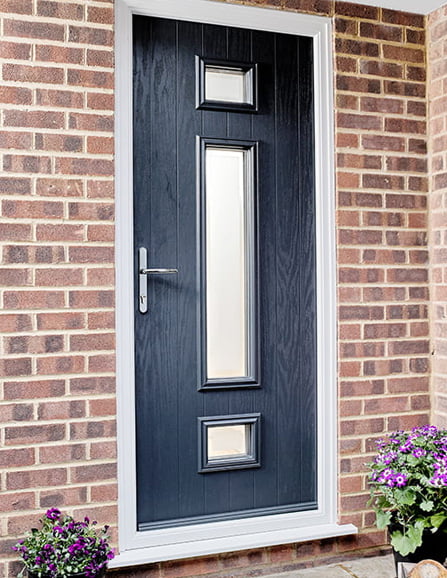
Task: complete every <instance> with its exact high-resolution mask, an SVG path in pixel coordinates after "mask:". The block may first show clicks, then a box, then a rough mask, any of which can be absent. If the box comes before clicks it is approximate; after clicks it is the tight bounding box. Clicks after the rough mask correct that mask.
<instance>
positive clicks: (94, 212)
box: [68, 202, 114, 221]
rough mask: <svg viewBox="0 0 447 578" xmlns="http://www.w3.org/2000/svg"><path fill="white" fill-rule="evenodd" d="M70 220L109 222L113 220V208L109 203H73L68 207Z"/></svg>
mask: <svg viewBox="0 0 447 578" xmlns="http://www.w3.org/2000/svg"><path fill="white" fill-rule="evenodd" d="M68 214H69V217H70V219H71V220H80V221H111V220H113V218H114V206H113V205H112V204H111V203H95V202H90V203H82V202H73V203H69V205H68Z"/></svg>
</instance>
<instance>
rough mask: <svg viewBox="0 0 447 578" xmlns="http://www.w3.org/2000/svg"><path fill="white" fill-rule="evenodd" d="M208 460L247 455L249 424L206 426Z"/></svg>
mask: <svg viewBox="0 0 447 578" xmlns="http://www.w3.org/2000/svg"><path fill="white" fill-rule="evenodd" d="M207 435H208V440H207V447H208V455H207V458H208V460H209V461H212V460H216V459H222V458H234V457H243V456H248V453H249V447H250V443H249V442H250V439H249V436H250V426H249V425H247V424H239V425H223V426H210V427H208V428H207Z"/></svg>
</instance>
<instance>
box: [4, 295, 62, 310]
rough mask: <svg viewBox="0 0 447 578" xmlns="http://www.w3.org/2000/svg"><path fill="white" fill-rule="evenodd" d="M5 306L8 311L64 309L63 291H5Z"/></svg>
mask: <svg viewBox="0 0 447 578" xmlns="http://www.w3.org/2000/svg"><path fill="white" fill-rule="evenodd" d="M4 304H5V307H7V308H8V309H42V308H50V309H53V308H57V307H63V306H64V304H65V299H64V294H63V292H62V291H5V293H4Z"/></svg>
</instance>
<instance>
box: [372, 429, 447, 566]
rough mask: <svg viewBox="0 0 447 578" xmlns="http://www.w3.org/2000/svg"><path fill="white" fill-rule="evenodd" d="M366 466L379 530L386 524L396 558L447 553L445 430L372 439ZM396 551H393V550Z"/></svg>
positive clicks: (413, 559)
mask: <svg viewBox="0 0 447 578" xmlns="http://www.w3.org/2000/svg"><path fill="white" fill-rule="evenodd" d="M377 445H378V453H377V456H376V457H375V459H374V461H372V462H370V463H369V464H367V466H368V467H369V469H370V474H369V483H370V487H371V500H370V502H369V503H370V505H371V504H372V505H373V507H374V510H375V513H376V520H377V526H378V528H379V529H385V528H387V527H388V532H389V535H390V537H391V545H392V547H393V549H394V552H395V558H396V563H397V561H409V562H418V561H420V560H422V559H425V558H431V559H434V560H437V561H438V562H444V560H445V558H446V556H447V536H446V535H445V531H447V529H446V528H447V524H446V521H447V430H444V429H438V428H437V427H435V426H430V425H427V426H424V427H419V428H413V429H412V430H411V431H410V432H404V431H398V432H394V433H392V434H391V435H390V436H389V437H387V438H386V439H382V440H380V441H379V442H377ZM396 553H397V554H396Z"/></svg>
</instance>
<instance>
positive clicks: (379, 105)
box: [360, 96, 404, 150]
mask: <svg viewBox="0 0 447 578" xmlns="http://www.w3.org/2000/svg"><path fill="white" fill-rule="evenodd" d="M360 108H361V110H363V111H365V112H386V113H389V114H402V113H403V112H404V106H403V102H402V101H401V100H399V99H397V98H375V97H370V96H362V97H361V99H360ZM363 138H364V139H370V138H373V137H372V136H369V135H365V136H364V137H363ZM383 138H385V139H387V138H390V137H383ZM385 142H386V141H385ZM402 150H403V149H402Z"/></svg>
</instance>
